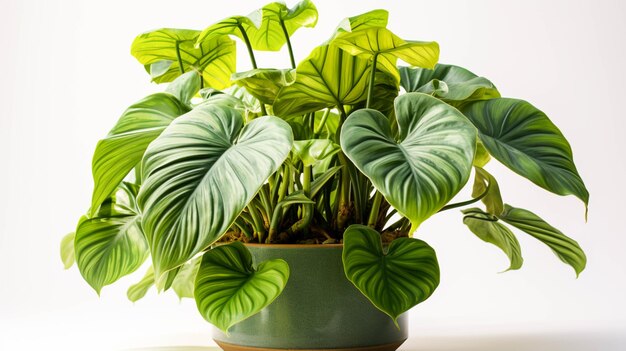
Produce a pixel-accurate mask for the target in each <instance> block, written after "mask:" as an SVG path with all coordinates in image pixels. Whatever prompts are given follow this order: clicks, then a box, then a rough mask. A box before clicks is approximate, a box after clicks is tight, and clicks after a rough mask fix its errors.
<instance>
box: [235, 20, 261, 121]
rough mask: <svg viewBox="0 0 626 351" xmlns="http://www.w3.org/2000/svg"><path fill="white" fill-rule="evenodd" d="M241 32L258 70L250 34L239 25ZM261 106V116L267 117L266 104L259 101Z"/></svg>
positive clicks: (251, 60) (254, 65)
mask: <svg viewBox="0 0 626 351" xmlns="http://www.w3.org/2000/svg"><path fill="white" fill-rule="evenodd" d="M237 28H239V31H240V32H241V36H242V37H243V41H244V42H245V43H246V48H248V55H249V56H250V62H251V63H252V68H253V69H257V65H256V59H255V58H254V51H253V50H252V44H251V43H250V38H248V33H246V30H245V29H243V26H242V25H241V23H240V24H238V25H237ZM259 103H260V104H261V114H262V115H263V116H265V115H267V111H266V110H265V104H264V103H263V102H261V101H259Z"/></svg>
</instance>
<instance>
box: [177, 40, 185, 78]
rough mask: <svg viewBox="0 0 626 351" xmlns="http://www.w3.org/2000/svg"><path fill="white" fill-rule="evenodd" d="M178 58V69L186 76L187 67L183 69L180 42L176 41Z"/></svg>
mask: <svg viewBox="0 0 626 351" xmlns="http://www.w3.org/2000/svg"><path fill="white" fill-rule="evenodd" d="M176 58H177V59H178V69H179V70H180V74H185V67H183V58H182V57H181V56H180V42H179V41H176Z"/></svg>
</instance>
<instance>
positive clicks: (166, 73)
mask: <svg viewBox="0 0 626 351" xmlns="http://www.w3.org/2000/svg"><path fill="white" fill-rule="evenodd" d="M199 35H200V31H197V30H188V29H172V28H162V29H157V30H154V31H151V32H147V33H143V34H141V35H139V36H137V38H135V40H134V41H133V44H132V46H131V50H130V52H131V54H132V55H133V56H135V58H136V59H137V60H138V61H139V62H140V63H141V64H143V65H144V66H146V67H147V68H148V71H149V72H150V73H151V76H152V80H153V81H155V82H157V83H163V82H171V81H173V80H174V79H175V78H176V77H178V76H180V75H181V74H182V73H183V72H189V71H197V72H199V73H200V74H202V78H203V80H204V85H205V86H207V87H212V88H215V89H224V88H226V87H229V86H230V84H231V83H230V76H231V74H233V73H234V72H235V64H236V47H235V42H234V41H233V40H231V39H230V38H228V37H226V36H217V37H215V38H212V39H211V40H203V41H202V42H201V43H199V44H198V46H197V47H196V46H195V43H196V40H198V37H199ZM154 65H158V68H157V69H155V67H154Z"/></svg>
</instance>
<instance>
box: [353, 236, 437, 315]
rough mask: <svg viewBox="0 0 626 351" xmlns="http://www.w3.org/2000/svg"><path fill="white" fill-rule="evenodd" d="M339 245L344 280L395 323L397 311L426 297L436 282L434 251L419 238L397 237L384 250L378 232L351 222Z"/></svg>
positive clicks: (404, 309)
mask: <svg viewBox="0 0 626 351" xmlns="http://www.w3.org/2000/svg"><path fill="white" fill-rule="evenodd" d="M343 245H344V247H343V267H344V270H345V272H346V277H348V280H350V281H351V282H352V283H353V284H354V285H355V286H356V287H357V288H358V289H359V290H360V291H361V292H362V293H363V295H365V296H366V297H367V298H368V299H369V300H370V301H371V302H372V303H373V304H374V306H376V307H377V308H378V309H380V310H381V311H383V312H385V313H386V314H388V315H389V316H390V317H391V318H393V320H394V322H395V323H396V324H397V318H398V316H400V314H402V313H404V312H406V311H408V310H409V309H410V308H411V307H413V306H415V305H417V304H419V303H421V302H423V301H425V300H426V299H428V298H429V297H430V295H431V294H432V293H433V292H434V291H435V289H436V288H437V286H438V285H439V264H438V263H437V256H436V254H435V250H433V248H432V247H430V246H429V245H428V244H427V243H425V242H424V241H422V240H419V239H414V238H399V239H396V240H394V241H392V242H391V244H390V245H389V247H388V248H387V249H386V250H385V249H384V248H383V245H382V242H381V239H380V234H379V233H378V232H376V231H375V230H374V229H372V228H370V227H367V226H364V225H359V224H353V225H351V226H350V227H348V229H346V231H345V233H344V244H343Z"/></svg>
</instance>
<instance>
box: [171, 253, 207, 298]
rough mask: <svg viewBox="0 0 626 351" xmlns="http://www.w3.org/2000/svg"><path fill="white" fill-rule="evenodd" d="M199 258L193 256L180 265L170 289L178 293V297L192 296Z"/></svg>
mask: <svg viewBox="0 0 626 351" xmlns="http://www.w3.org/2000/svg"><path fill="white" fill-rule="evenodd" d="M201 261H202V260H201V258H200V257H198V258H194V259H193V260H191V261H189V262H187V263H185V264H184V265H182V266H181V268H180V270H179V271H178V274H177V275H176V278H174V281H173V282H172V289H173V290H174V292H175V293H176V295H178V298H179V299H181V300H182V299H183V298H193V290H194V286H195V283H196V275H197V274H198V269H199V268H200V262H201Z"/></svg>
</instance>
